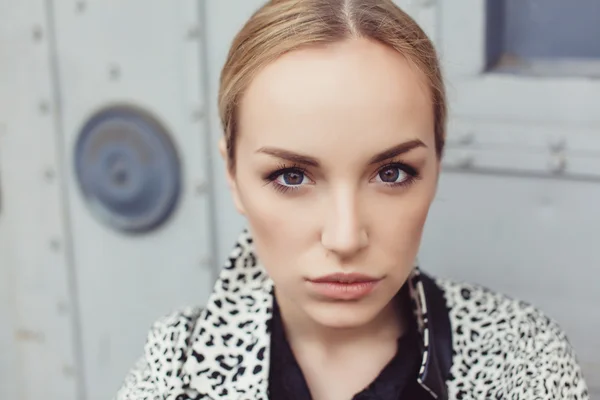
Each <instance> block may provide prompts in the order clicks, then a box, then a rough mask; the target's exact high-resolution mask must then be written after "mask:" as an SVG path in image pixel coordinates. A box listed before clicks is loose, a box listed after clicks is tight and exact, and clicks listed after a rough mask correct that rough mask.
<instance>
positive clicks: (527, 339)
mask: <svg viewBox="0 0 600 400" xmlns="http://www.w3.org/2000/svg"><path fill="white" fill-rule="evenodd" d="M418 275H419V271H418V268H416V269H415V273H414V274H413V277H418ZM413 277H411V279H413ZM435 282H436V283H437V285H438V286H439V287H440V288H441V289H442V290H443V291H444V293H445V298H446V302H447V306H448V309H449V316H450V323H451V327H452V347H453V348H452V353H453V360H452V368H451V371H450V377H449V378H448V380H447V382H446V386H447V388H448V398H449V399H473V400H475V399H477V400H479V399H511V400H517V399H519V400H558V399H560V400H584V399H585V400H587V399H589V394H588V390H587V387H586V384H585V382H584V379H583V376H582V372H581V369H580V367H579V365H578V363H577V359H576V356H575V354H574V352H573V349H572V347H571V345H570V343H569V341H568V339H567V337H566V336H565V334H564V332H563V331H562V329H561V328H560V327H559V326H558V324H557V323H556V322H554V321H553V320H552V319H550V318H548V317H547V316H546V315H544V314H543V313H542V312H540V311H539V310H537V309H536V308H534V307H532V306H531V305H529V304H526V303H524V302H520V301H517V300H514V299H511V298H509V297H506V296H503V295H501V294H498V293H494V292H492V291H490V290H488V289H486V288H483V287H480V286H476V285H470V284H464V283H456V282H452V281H448V280H436V281H435ZM419 289H421V290H422V286H421V287H419ZM419 300H420V301H423V296H419ZM418 306H419V307H418V309H417V312H426V309H427V308H426V307H427V305H426V304H424V303H423V304H418ZM271 313H272V282H271V281H270V280H269V278H268V277H267V275H266V273H265V272H264V270H263V268H262V267H261V266H260V263H258V262H257V259H256V256H255V254H254V251H253V246H252V239H251V237H250V236H249V235H248V233H247V232H244V234H243V235H242V236H241V237H240V239H239V241H238V243H237V244H236V246H235V248H234V250H233V252H232V254H231V256H230V258H229V260H228V262H227V263H226V265H225V266H224V268H223V271H222V273H221V275H220V277H219V279H218V280H217V282H216V284H215V288H214V291H213V293H212V295H211V297H210V298H209V300H208V303H207V305H206V307H204V308H202V309H201V308H199V307H191V308H187V309H183V310H179V311H177V312H175V313H173V314H171V315H169V316H166V317H164V318H162V319H160V320H159V321H157V322H156V323H155V324H154V325H153V327H152V328H151V330H150V332H149V334H148V338H147V342H146V345H145V348H144V354H143V356H142V357H141V358H140V359H139V361H138V362H137V363H136V364H135V365H134V366H133V368H132V369H131V371H130V372H129V374H128V375H127V377H126V378H125V380H124V383H123V385H122V387H121V389H120V390H119V391H118V393H117V395H116V397H115V400H198V399H206V400H209V399H210V400H217V399H232V400H267V399H268V393H267V388H268V369H269V365H268V363H269V344H270V333H269V321H270V318H271ZM417 317H418V315H417ZM418 322H419V323H420V324H422V321H418ZM421 334H422V335H423V336H422V339H423V341H424V343H423V344H424V349H427V345H428V344H429V343H428V340H429V337H428V336H426V335H424V334H426V331H424V330H423V329H422V330H421ZM425 351H426V350H425ZM425 358H426V354H424V361H425ZM431 394H432V397H431V398H436V394H435V393H431Z"/></svg>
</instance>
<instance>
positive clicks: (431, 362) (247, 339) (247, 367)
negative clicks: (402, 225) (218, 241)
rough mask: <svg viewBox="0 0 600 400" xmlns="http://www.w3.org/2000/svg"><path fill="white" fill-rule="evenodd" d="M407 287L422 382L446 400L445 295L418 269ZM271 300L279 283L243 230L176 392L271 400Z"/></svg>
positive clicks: (447, 342) (449, 351) (203, 318)
mask: <svg viewBox="0 0 600 400" xmlns="http://www.w3.org/2000/svg"><path fill="white" fill-rule="evenodd" d="M408 284H409V288H410V295H411V299H412V303H413V310H414V315H415V318H416V321H417V325H418V327H419V332H420V336H421V339H422V362H421V368H420V371H419V376H418V382H419V384H420V385H421V386H422V387H423V388H424V389H425V390H426V391H427V392H428V393H429V394H430V395H431V398H433V399H440V400H443V399H446V398H447V393H446V385H445V379H446V377H447V374H448V371H449V369H450V360H451V354H452V343H451V340H450V339H449V338H450V335H451V332H450V324H449V320H448V313H447V310H446V308H445V300H444V299H443V293H442V292H441V290H440V289H439V288H438V287H437V285H436V284H435V283H434V282H433V280H431V278H429V277H427V276H426V275H424V274H421V272H420V271H419V268H418V267H417V266H415V268H414V269H413V271H412V273H411V275H410V277H409V280H408ZM272 293H273V282H272V281H271V279H270V278H269V277H268V276H267V274H266V271H265V270H264V268H263V266H262V265H261V264H260V262H258V260H257V258H256V255H255V253H254V248H253V245H252V238H251V237H250V235H249V233H248V231H244V232H243V233H242V235H241V236H240V238H239V240H238V242H237V243H236V245H235V247H234V250H233V252H232V254H231V256H230V257H229V259H228V261H227V262H226V264H225V266H224V267H223V269H222V271H221V273H220V276H219V278H218V279H217V282H216V284H215V286H214V289H213V292H212V294H211V296H210V297H209V300H208V302H207V306H206V308H205V309H204V310H203V311H202V313H201V315H200V318H199V320H198V322H197V324H196V326H195V327H194V330H193V334H192V336H191V339H190V347H189V351H188V353H187V354H185V355H182V360H183V367H182V373H183V379H182V380H178V381H177V380H173V382H171V383H172V385H173V386H175V387H176V386H179V387H180V388H181V389H188V390H189V389H191V390H193V391H195V392H197V393H198V394H205V395H208V397H209V398H212V399H219V398H228V399H237V400H268V393H267V390H268V386H269V385H268V379H269V360H270V339H271V338H270V321H271V318H272V311H273V294H272ZM430 303H432V304H430ZM432 305H435V308H436V309H435V311H434V310H430V308H431V306H432ZM434 320H435V321H434ZM438 336H439V339H438ZM173 386H172V387H173Z"/></svg>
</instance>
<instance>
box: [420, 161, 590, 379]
mask: <svg viewBox="0 0 600 400" xmlns="http://www.w3.org/2000/svg"><path fill="white" fill-rule="evenodd" d="M599 199H600V180H599V181H597V182H579V181H571V180H567V179H550V178H527V177H518V176H515V177H509V176H503V175H493V174H478V173H477V172H473V173H461V172H447V173H444V174H443V176H442V178H441V181H440V188H439V192H438V195H437V199H436V200H435V202H434V205H433V207H432V210H431V214H430V217H429V220H428V223H427V227H426V230H425V235H424V240H423V245H422V251H421V256H420V261H421V264H422V266H423V268H424V269H426V270H427V271H429V272H431V273H434V274H436V275H439V276H442V277H446V278H451V279H454V280H459V281H466V282H474V283H478V284H482V285H484V286H487V287H489V288H492V289H494V290H497V291H500V292H502V293H505V294H507V295H510V296H513V297H516V298H518V299H521V300H525V301H527V302H530V303H532V304H534V305H535V306H537V307H539V308H541V309H542V310H543V311H544V312H545V313H546V314H547V315H549V316H551V317H553V318H555V319H556V320H557V321H558V322H559V323H560V324H561V326H562V327H563V328H564V329H565V331H566V332H567V335H568V337H569V338H570V339H571V341H572V343H573V345H574V347H575V350H576V351H577V353H578V356H579V358H580V361H581V363H582V365H583V368H584V374H585V375H586V378H587V380H588V381H589V382H588V383H589V384H590V386H591V387H593V388H595V389H596V390H598V389H600V362H599V361H598V360H600V336H598V335H597V332H598V331H599V330H600V313H599V312H598V304H600V291H599V290H598V281H599V279H600V272H599V270H598V266H600V250H598V239H599V238H600V213H599V212H598V201H599Z"/></svg>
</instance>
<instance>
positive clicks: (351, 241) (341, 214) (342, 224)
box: [321, 188, 369, 258]
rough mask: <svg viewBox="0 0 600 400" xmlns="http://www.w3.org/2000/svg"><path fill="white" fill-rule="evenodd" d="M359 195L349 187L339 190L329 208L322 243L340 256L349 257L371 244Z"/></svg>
mask: <svg viewBox="0 0 600 400" xmlns="http://www.w3.org/2000/svg"><path fill="white" fill-rule="evenodd" d="M357 197H358V196H357V194H356V193H355V192H353V191H352V190H350V189H349V188H347V189H341V190H338V191H337V193H336V194H335V195H334V196H332V199H331V201H330V205H329V207H328V208H327V216H326V218H325V224H324V226H323V230H322V232H321V243H322V245H323V247H325V249H327V250H328V251H330V252H332V253H335V254H336V255H337V256H338V257H340V258H348V257H350V256H352V255H354V254H356V253H357V252H359V251H360V250H361V249H363V248H365V247H366V246H367V245H368V244H369V238H368V235H367V230H366V228H365V225H364V223H363V221H362V219H361V215H360V210H359V204H358V199H357Z"/></svg>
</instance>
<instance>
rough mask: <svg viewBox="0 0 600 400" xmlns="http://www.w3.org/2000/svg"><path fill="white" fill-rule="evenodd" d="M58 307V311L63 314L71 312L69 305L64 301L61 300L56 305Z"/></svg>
mask: <svg viewBox="0 0 600 400" xmlns="http://www.w3.org/2000/svg"><path fill="white" fill-rule="evenodd" d="M56 309H57V310H58V313H59V314H61V315H64V314H68V313H69V306H68V304H67V303H66V302H64V301H59V302H58V304H57V305H56Z"/></svg>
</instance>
